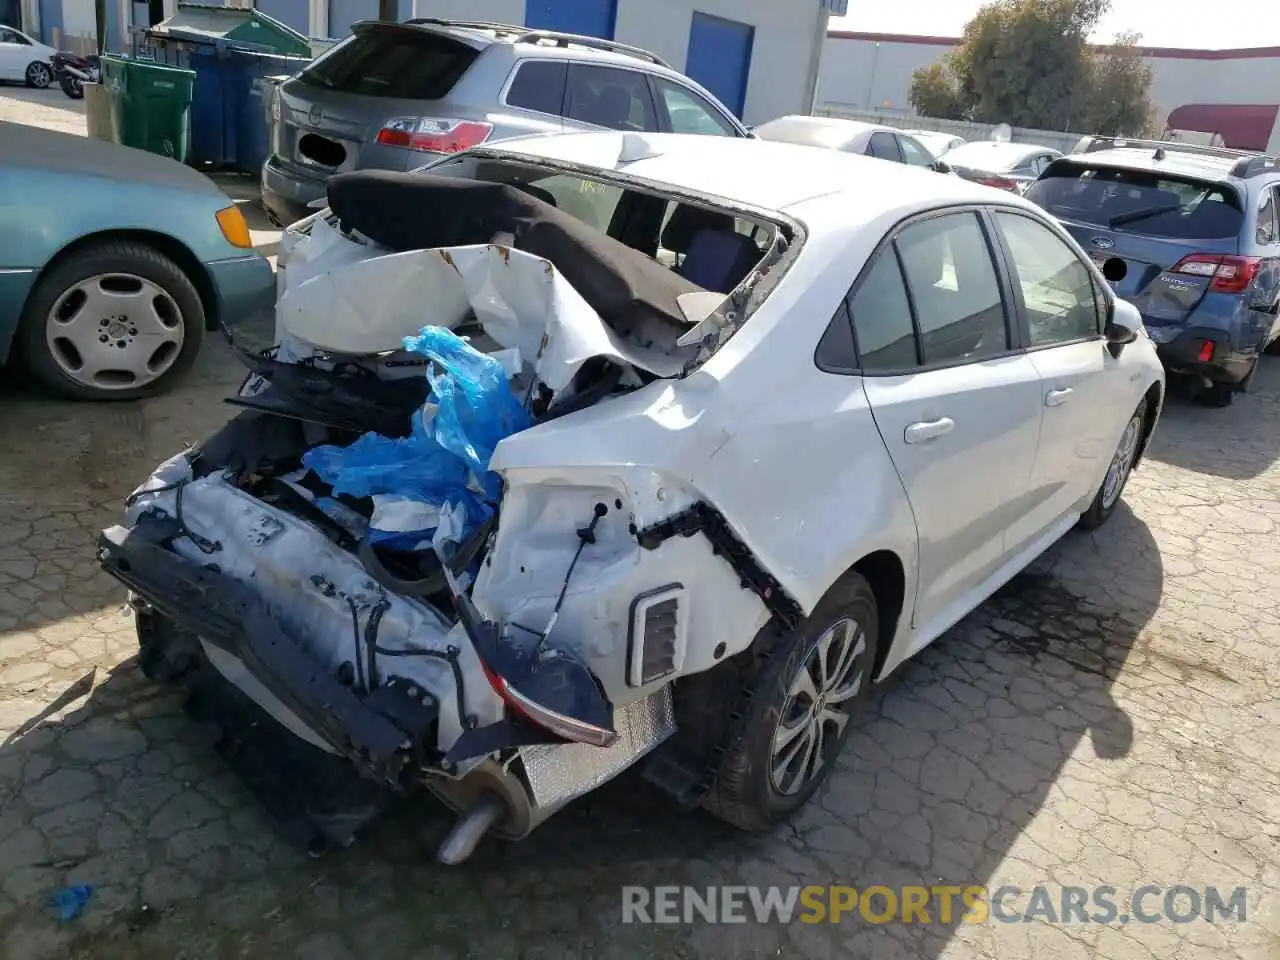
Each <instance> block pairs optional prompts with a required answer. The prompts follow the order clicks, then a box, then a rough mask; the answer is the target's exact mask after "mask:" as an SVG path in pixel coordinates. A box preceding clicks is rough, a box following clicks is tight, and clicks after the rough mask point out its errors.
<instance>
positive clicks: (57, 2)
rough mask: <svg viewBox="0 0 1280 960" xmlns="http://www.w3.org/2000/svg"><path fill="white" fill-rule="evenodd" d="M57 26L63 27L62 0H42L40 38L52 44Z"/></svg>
mask: <svg viewBox="0 0 1280 960" xmlns="http://www.w3.org/2000/svg"><path fill="white" fill-rule="evenodd" d="M55 28H57V29H58V30H61V29H62V0H40V39H41V40H43V41H44V42H45V43H47V44H49V45H50V46H56V44H54V42H53V31H54V29H55Z"/></svg>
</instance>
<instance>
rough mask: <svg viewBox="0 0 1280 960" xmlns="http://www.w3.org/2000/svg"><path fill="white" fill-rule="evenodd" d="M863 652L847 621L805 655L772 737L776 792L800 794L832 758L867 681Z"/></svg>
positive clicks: (858, 630)
mask: <svg viewBox="0 0 1280 960" xmlns="http://www.w3.org/2000/svg"><path fill="white" fill-rule="evenodd" d="M866 653H867V637H866V633H865V632H864V631H863V629H862V626H861V625H860V624H859V623H858V622H857V621H855V620H853V619H851V618H848V617H845V618H842V619H840V620H838V621H836V622H835V623H833V624H832V625H831V626H829V627H828V628H827V629H826V630H825V631H824V632H823V633H822V635H821V636H820V637H818V639H817V642H815V643H814V644H813V645H812V646H811V647H810V648H809V651H808V652H807V653H806V654H805V656H804V659H803V660H802V661H801V663H800V667H799V669H798V670H797V671H796V673H795V676H794V677H793V678H792V680H791V684H790V686H789V687H788V689H787V699H786V702H785V703H784V704H783V707H782V710H781V711H780V712H779V715H778V723H777V726H776V727H775V728H774V732H773V742H772V746H773V749H772V754H771V756H770V760H769V777H770V780H771V781H772V783H773V788H774V789H775V790H777V791H778V792H779V793H781V794H783V795H786V796H791V795H794V794H796V793H798V792H799V791H800V790H801V789H802V788H803V787H804V786H805V784H807V783H810V782H812V781H813V780H814V779H815V778H816V777H817V776H818V775H819V774H820V773H821V772H822V771H823V769H824V768H825V767H826V766H827V764H829V763H830V762H831V761H832V760H833V759H834V748H835V746H836V744H838V742H839V739H840V736H841V734H842V733H843V732H844V729H845V727H846V726H848V724H849V719H850V713H849V704H850V701H851V700H852V699H853V698H854V697H855V696H856V695H857V693H858V691H859V690H861V689H862V684H863V682H864V679H865V676H866V669H865V665H866Z"/></svg>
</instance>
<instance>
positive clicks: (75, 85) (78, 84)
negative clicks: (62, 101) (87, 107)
mask: <svg viewBox="0 0 1280 960" xmlns="http://www.w3.org/2000/svg"><path fill="white" fill-rule="evenodd" d="M58 86H60V87H62V92H63V93H65V94H66V95H67V96H68V97H70V98H71V99H72V100H83V99H84V83H83V81H81V80H80V78H79V77H73V76H71V74H69V73H64V74H63V75H62V76H61V77H59V78H58Z"/></svg>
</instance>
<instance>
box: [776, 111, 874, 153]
mask: <svg viewBox="0 0 1280 960" xmlns="http://www.w3.org/2000/svg"><path fill="white" fill-rule="evenodd" d="M753 132H754V133H755V135H756V136H758V137H760V138H761V139H762V140H774V141H778V142H782V143H798V144H803V145H805V146H810V147H827V148H829V149H832V150H839V149H840V148H842V147H845V146H848V145H849V143H851V142H852V141H853V140H856V139H857V138H859V137H864V136H866V135H867V134H871V133H880V132H886V133H896V132H897V131H896V130H894V129H893V128H892V127H885V126H880V125H878V124H874V123H865V122H863V121H861V120H846V119H845V118H844V117H810V116H805V115H802V114H791V115H788V116H785V117H776V118H774V119H773V120H770V121H769V122H767V123H762V124H760V125H758V126H757V127H756V128H755V129H754V131H753Z"/></svg>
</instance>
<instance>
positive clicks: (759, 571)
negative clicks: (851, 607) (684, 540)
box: [636, 501, 804, 630]
mask: <svg viewBox="0 0 1280 960" xmlns="http://www.w3.org/2000/svg"><path fill="white" fill-rule="evenodd" d="M696 533H701V534H702V535H703V536H705V537H706V538H707V540H708V541H709V542H710V544H711V550H712V552H713V553H715V555H716V556H717V557H723V558H724V560H725V562H726V563H728V564H729V566H731V567H732V568H733V572H734V573H736V574H737V575H738V578H739V579H740V581H741V583H742V588H743V589H744V590H750V591H751V592H752V593H754V594H755V595H756V596H757V597H759V598H760V602H761V603H763V604H764V605H765V607H766V608H768V610H769V612H770V613H771V614H773V616H774V617H776V618H777V619H778V621H779V622H780V623H781V624H782V625H783V626H785V627H788V628H790V629H793V630H794V629H795V628H796V627H798V626H799V625H800V623H801V622H802V621H803V620H804V610H803V609H802V608H801V606H800V604H798V603H797V602H796V601H795V599H794V598H792V597H791V595H790V594H788V593H787V592H786V590H784V589H783V587H782V584H781V583H779V582H778V580H777V579H776V578H775V577H774V576H773V575H772V574H771V573H769V571H767V570H766V569H765V568H764V567H762V566H761V565H760V563H759V561H757V560H756V558H755V555H754V554H752V552H751V550H750V548H749V547H747V545H746V544H745V543H743V542H742V541H741V540H739V539H738V535H737V534H736V533H734V532H733V528H731V527H730V526H729V521H727V520H726V519H725V518H724V517H723V516H722V515H721V513H720V511H718V510H716V508H715V507H713V506H711V504H709V503H706V502H705V501H698V502H697V503H695V504H693V505H692V506H691V507H688V508H686V509H684V510H681V511H680V512H679V513H676V514H673V515H672V516H670V517H668V518H667V519H666V520H659V521H658V522H657V523H655V524H653V525H652V526H648V527H645V528H644V529H643V530H640V531H639V532H637V533H636V540H637V541H638V542H639V544H640V546H641V547H642V548H644V549H645V550H656V549H657V548H658V547H660V546H661V545H662V544H664V543H665V542H666V541H668V540H670V539H671V538H672V537H692V536H693V535H694V534H696Z"/></svg>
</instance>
